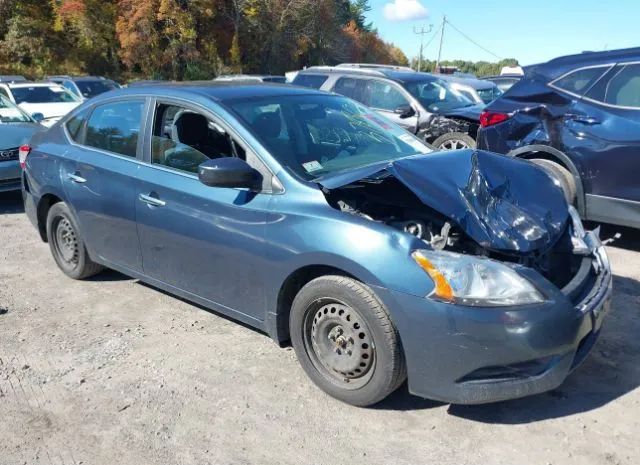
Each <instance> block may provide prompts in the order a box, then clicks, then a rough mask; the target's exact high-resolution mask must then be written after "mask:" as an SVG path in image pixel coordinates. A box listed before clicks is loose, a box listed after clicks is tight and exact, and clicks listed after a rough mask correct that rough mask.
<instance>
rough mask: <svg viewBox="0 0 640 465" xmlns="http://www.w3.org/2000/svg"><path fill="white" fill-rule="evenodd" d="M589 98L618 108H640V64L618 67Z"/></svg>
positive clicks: (597, 85)
mask: <svg viewBox="0 0 640 465" xmlns="http://www.w3.org/2000/svg"><path fill="white" fill-rule="evenodd" d="M587 97H589V98H590V99H593V100H597V101H598V102H603V103H606V104H609V105H615V106H618V107H627V108H640V64H632V65H618V66H616V67H615V68H613V70H612V71H611V72H610V73H608V75H607V78H604V79H602V80H601V81H600V82H598V83H597V84H596V85H595V86H594V87H593V88H592V89H591V90H590V91H589V93H587Z"/></svg>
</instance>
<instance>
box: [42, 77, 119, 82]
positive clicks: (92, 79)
mask: <svg viewBox="0 0 640 465" xmlns="http://www.w3.org/2000/svg"><path fill="white" fill-rule="evenodd" d="M47 79H60V80H63V79H64V80H67V81H77V82H82V81H111V79H107V78H105V77H102V76H66V75H59V76H47Z"/></svg>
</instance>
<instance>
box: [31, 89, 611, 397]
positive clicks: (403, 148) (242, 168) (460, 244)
mask: <svg viewBox="0 0 640 465" xmlns="http://www.w3.org/2000/svg"><path fill="white" fill-rule="evenodd" d="M20 158H21V163H22V165H23V167H24V171H23V175H22V183H23V196H24V200H25V206H26V212H27V214H28V216H29V218H30V219H31V221H32V223H33V224H34V226H35V227H36V228H37V230H38V232H39V234H40V236H41V237H42V239H43V240H44V241H46V242H48V243H49V245H50V248H51V252H52V255H53V258H54V260H55V262H56V263H57V265H58V266H59V268H60V269H61V270H62V271H63V272H64V273H65V274H67V275H68V276H69V277H71V278H74V279H83V278H87V277H89V276H92V275H94V274H96V273H99V272H100V271H101V270H102V269H104V268H111V269H114V270H117V271H120V272H122V273H124V274H126V275H129V276H132V277H134V278H137V279H139V280H141V281H144V282H146V283H149V284H151V285H152V286H155V287H157V288H160V289H163V290H165V291H168V292H170V293H173V294H175V295H178V296H181V297H183V298H186V299H189V300H192V301H194V302H197V303H199V304H201V305H203V306H205V307H207V308H210V309H212V310H215V311H217V312H220V313H223V314H225V315H228V316H230V317H232V318H235V319H237V320H240V321H242V322H244V323H247V324H249V325H252V326H254V327H256V328H258V329H260V330H262V331H264V332H266V333H267V334H269V335H270V336H271V337H272V338H273V339H275V340H276V341H277V342H279V343H286V342H288V341H290V342H291V343H292V345H293V347H294V349H295V352H296V354H297V356H298V360H299V361H300V363H301V365H302V367H303V368H304V370H305V372H306V373H307V374H308V376H309V377H310V378H311V379H312V380H313V381H314V382H315V383H316V384H317V385H318V386H319V387H320V388H321V389H323V390H324V391H326V392H327V393H329V394H330V395H332V396H333V397H335V398H337V399H340V400H342V401H344V402H347V403H350V404H353V405H359V406H367V405H372V404H375V403H377V402H379V401H381V400H382V399H384V398H385V397H387V396H388V395H389V394H391V393H392V392H393V391H394V390H395V389H397V388H398V387H399V386H400V385H401V384H402V383H403V382H404V381H405V379H407V378H408V385H409V390H410V392H412V393H413V394H416V395H418V396H422V397H426V398H431V399H436V400H440V401H445V402H452V403H461V404H469V403H483V402H493V401H499V400H505V399H511V398H517V397H522V396H526V395H531V394H536V393H540V392H544V391H547V390H549V389H553V388H555V387H557V386H558V385H560V384H561V383H562V382H563V381H564V379H565V378H566V377H567V376H568V375H569V373H570V372H571V371H572V370H573V369H574V368H576V367H577V366H578V365H579V364H580V362H581V361H582V360H583V359H584V358H585V357H586V356H587V354H588V353H589V351H590V349H591V348H592V346H593V344H594V342H595V341H596V340H597V338H598V335H599V333H600V328H601V326H602V322H603V318H604V316H605V315H606V313H607V312H608V310H609V302H610V296H611V271H610V266H609V261H608V259H607V255H606V253H605V251H604V248H603V246H602V244H601V242H600V240H599V238H598V234H597V232H586V231H585V230H584V229H583V226H582V223H581V221H580V218H579V216H578V214H577V212H576V211H575V210H574V209H573V207H571V206H569V205H568V204H567V202H566V200H565V197H564V194H563V191H562V189H561V187H560V186H559V185H557V183H555V182H554V181H553V179H552V178H551V177H550V176H549V175H547V174H546V172H545V171H543V170H541V169H540V168H538V167H537V166H536V165H534V164H532V163H530V162H528V161H526V160H517V159H511V158H507V157H503V156H499V155H495V154H492V153H489V152H484V151H474V150H462V151H453V152H432V151H431V150H430V149H429V148H428V147H427V146H426V145H424V143H423V142H422V141H420V140H419V139H418V138H416V137H414V136H413V135H411V134H409V133H407V132H405V131H403V130H402V129H400V128H399V127H398V126H396V125H394V124H393V123H391V122H389V121H388V120H386V119H384V118H383V117H381V116H379V115H377V114H376V113H374V112H372V111H370V110H368V109H367V108H365V107H363V106H361V105H360V104H358V103H356V102H354V101H352V100H349V99H346V98H344V97H341V96H337V95H329V94H326V93H323V92H319V91H313V90H308V89H302V88H296V87H288V86H280V85H274V84H255V83H244V84H242V83H216V84H211V83H207V84H196V85H176V84H172V85H150V86H145V87H144V88H142V87H141V88H135V89H134V88H131V89H122V90H117V91H114V92H110V93H107V94H103V95H101V96H99V97H96V98H95V99H92V100H90V101H88V102H86V103H84V104H83V105H82V106H81V107H79V108H77V109H76V110H74V111H73V112H72V113H71V114H69V115H67V116H66V117H65V118H64V119H63V120H62V121H61V122H59V123H58V124H57V125H55V126H54V127H53V128H51V129H50V130H49V131H48V132H46V133H42V134H38V135H36V136H35V137H34V139H33V140H32V142H31V144H30V146H29V147H23V148H22V150H21V151H20Z"/></svg>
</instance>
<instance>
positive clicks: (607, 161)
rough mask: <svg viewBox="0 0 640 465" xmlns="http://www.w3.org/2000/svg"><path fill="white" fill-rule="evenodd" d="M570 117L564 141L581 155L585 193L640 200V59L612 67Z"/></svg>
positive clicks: (572, 110) (590, 199)
mask: <svg viewBox="0 0 640 465" xmlns="http://www.w3.org/2000/svg"><path fill="white" fill-rule="evenodd" d="M565 118H566V122H565V129H566V131H565V135H564V142H565V144H566V145H568V146H570V147H573V151H574V152H576V155H577V156H578V157H579V163H580V165H581V171H582V173H581V174H582V180H583V183H584V185H585V191H586V193H587V194H590V195H591V196H597V197H606V198H616V199H624V200H630V201H634V202H638V201H640V183H639V182H638V177H637V173H638V172H639V170H640V63H628V64H618V65H616V66H614V67H612V68H611V69H609V70H608V71H607V72H606V74H604V76H602V77H601V78H600V79H598V80H597V81H595V82H594V83H591V85H590V86H589V88H588V89H587V90H586V91H585V92H584V96H583V97H582V98H581V99H578V100H577V101H576V103H575V104H574V105H573V108H572V109H571V111H570V112H569V113H568V114H567V115H566V116H565ZM595 200H596V203H598V204H600V203H601V202H598V199H595ZM593 201H594V198H593V197H592V198H587V210H589V204H591V205H592V208H593V206H594V204H593ZM596 208H597V207H596ZM587 213H588V216H589V217H592V215H591V212H589V211H588V212H587Z"/></svg>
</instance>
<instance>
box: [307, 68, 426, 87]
mask: <svg viewBox="0 0 640 465" xmlns="http://www.w3.org/2000/svg"><path fill="white" fill-rule="evenodd" d="M305 74H334V75H335V74H342V75H349V76H366V77H381V78H387V79H392V80H394V81H397V82H402V83H405V82H416V81H427V80H436V79H438V77H439V76H437V75H435V74H431V73H422V72H416V71H403V70H395V69H388V68H375V69H374V68H355V67H354V68H351V67H347V66H345V67H340V66H311V67H309V68H307V69H303V70H301V71H299V73H298V75H305Z"/></svg>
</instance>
